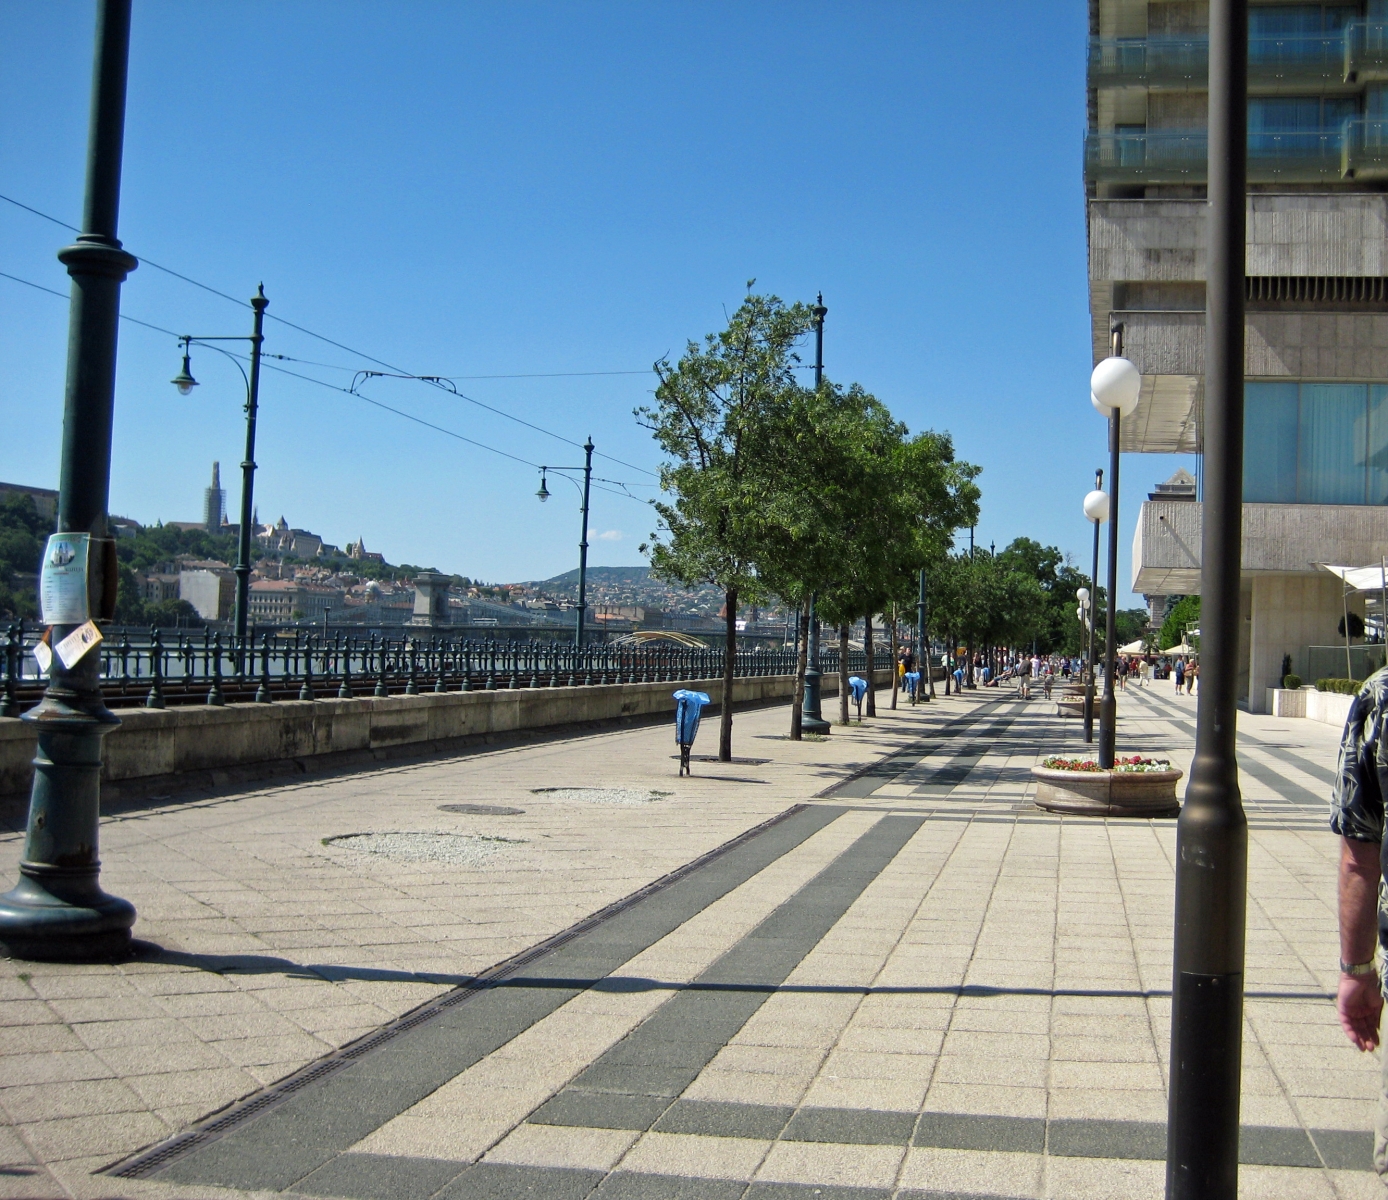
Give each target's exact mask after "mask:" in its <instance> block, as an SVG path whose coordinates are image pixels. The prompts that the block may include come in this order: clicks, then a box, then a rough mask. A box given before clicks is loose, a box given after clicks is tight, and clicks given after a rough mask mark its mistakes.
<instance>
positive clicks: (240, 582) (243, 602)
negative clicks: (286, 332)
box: [236, 283, 270, 675]
mask: <svg viewBox="0 0 1388 1200" xmlns="http://www.w3.org/2000/svg"><path fill="white" fill-rule="evenodd" d="M269 303H270V302H269V301H268V300H267V299H265V285H264V284H263V283H262V284H261V285H260V286H259V287H258V288H257V289H256V293H255V295H254V296H252V297H251V307H252V308H253V309H254V310H255V318H254V321H253V324H252V327H251V380H250V384H249V385H248V387H247V388H246V457H245V458H244V459H242V460H241V527H240V529H239V530H238V531H237V539H236V647H237V649H236V673H237V674H238V675H240V674H241V673H242V656H243V655H244V654H245V648H246V622H247V620H248V618H249V614H250V611H251V514H252V512H253V511H254V509H253V507H252V505H253V503H254V496H253V493H254V490H255V419H256V414H257V413H258V412H259V411H260V344H261V343H262V342H263V341H264V340H265V339H264V337H263V335H262V334H261V326H262V324H263V323H264V320H265V309H266V306H267V305H269Z"/></svg>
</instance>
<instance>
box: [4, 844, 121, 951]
mask: <svg viewBox="0 0 1388 1200" xmlns="http://www.w3.org/2000/svg"><path fill="white" fill-rule="evenodd" d="M20 873H21V874H22V875H23V878H22V879H21V880H20V881H19V883H18V884H17V885H16V886H15V887H14V888H13V890H11V891H10V892H8V893H7V894H6V895H4V896H3V897H0V948H3V950H4V952H5V953H6V954H8V955H9V956H10V957H11V958H21V959H26V960H29V961H33V962H105V961H109V960H111V959H118V958H127V957H129V955H130V950H131V945H132V939H131V936H130V927H131V926H132V925H134V924H135V906H134V905H133V904H131V903H130V901H128V900H122V899H121V898H120V897H119V896H109V895H107V894H106V893H105V892H103V891H102V890H101V888H100V887H99V886H98V885H97V874H98V873H97V871H95V870H89V869H79V870H65V869H63V868H61V867H57V868H55V867H47V866H42V867H41V866H39V865H38V864H35V863H23V864H21V866H20Z"/></svg>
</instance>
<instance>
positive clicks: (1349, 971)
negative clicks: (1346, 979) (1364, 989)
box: [1340, 958, 1378, 975]
mask: <svg viewBox="0 0 1388 1200" xmlns="http://www.w3.org/2000/svg"><path fill="white" fill-rule="evenodd" d="M1377 969H1378V968H1377V964H1376V963H1375V962H1374V960H1373V959H1372V958H1371V959H1369V961H1368V962H1361V963H1347V962H1345V960H1344V959H1341V960H1340V974H1341V975H1372V974H1373V973H1374V971H1375V970H1377Z"/></svg>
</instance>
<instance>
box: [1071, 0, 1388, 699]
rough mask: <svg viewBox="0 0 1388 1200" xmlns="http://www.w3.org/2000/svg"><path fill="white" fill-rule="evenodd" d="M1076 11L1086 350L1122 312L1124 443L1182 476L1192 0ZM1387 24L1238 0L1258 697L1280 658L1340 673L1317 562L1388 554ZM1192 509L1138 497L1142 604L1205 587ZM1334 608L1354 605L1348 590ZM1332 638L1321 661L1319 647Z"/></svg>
mask: <svg viewBox="0 0 1388 1200" xmlns="http://www.w3.org/2000/svg"><path fill="white" fill-rule="evenodd" d="M1089 11H1090V33H1091V42H1090V49H1089V67H1088V114H1089V133H1088V136H1087V139H1086V145H1085V168H1084V169H1085V184H1086V193H1087V208H1088V232H1089V237H1088V242H1089V291H1090V313H1091V318H1092V335H1093V353H1094V359H1095V361H1098V360H1099V359H1100V358H1102V357H1104V356H1105V355H1107V354H1108V353H1109V349H1110V334H1111V330H1112V328H1113V327H1114V326H1115V325H1121V326H1122V327H1123V335H1124V337H1123V347H1124V353H1125V354H1126V355H1127V357H1129V358H1130V359H1132V361H1133V362H1134V363H1136V364H1137V366H1138V368H1139V369H1140V370H1141V371H1142V373H1143V385H1142V394H1141V398H1140V400H1139V403H1138V406H1137V408H1136V410H1135V411H1134V412H1132V413H1131V414H1130V415H1129V416H1127V417H1125V418H1124V419H1123V422H1122V427H1121V433H1120V445H1121V448H1122V449H1123V450H1125V451H1128V452H1138V453H1142V452H1147V453H1182V454H1190V455H1192V456H1194V462H1193V467H1194V476H1195V477H1196V478H1198V477H1199V476H1200V474H1201V471H1200V458H1199V456H1200V455H1201V454H1202V453H1203V448H1204V446H1203V429H1204V411H1203V410H1204V394H1203V392H1204V380H1203V375H1204V369H1205V364H1204V342H1205V313H1204V309H1205V245H1206V230H1205V226H1206V212H1207V206H1206V201H1205V185H1206V149H1207V141H1206V114H1207V106H1208V97H1207V91H1206V89H1207V80H1208V58H1209V38H1208V20H1209V10H1208V4H1207V3H1203V2H1200V0H1097V2H1094V3H1091V4H1090V6H1089ZM1385 21H1388V0H1367V3H1359V4H1286V3H1263V4H1256V3H1255V4H1253V5H1252V6H1251V8H1250V12H1249V63H1248V202H1247V203H1248V240H1247V252H1246V272H1247V284H1246V299H1247V308H1248V312H1247V322H1246V342H1247V348H1246V357H1245V365H1244V374H1245V405H1246V412H1245V438H1244V464H1243V466H1244V516H1243V524H1244V533H1243V551H1242V597H1241V608H1242V613H1243V622H1242V628H1243V632H1244V637H1243V642H1242V646H1241V664H1242V665H1241V668H1240V685H1239V686H1240V694H1241V697H1242V699H1243V701H1244V702H1245V703H1246V704H1247V705H1248V707H1249V708H1250V709H1251V710H1252V711H1254V712H1259V711H1262V710H1263V708H1264V703H1265V699H1264V698H1265V690H1266V689H1267V688H1269V687H1273V686H1278V685H1279V684H1280V680H1281V677H1282V670H1283V665H1284V663H1285V662H1286V661H1288V660H1290V663H1291V666H1292V668H1293V670H1294V671H1295V672H1296V673H1298V674H1300V675H1301V676H1302V677H1303V678H1308V679H1311V678H1315V677H1316V675H1317V674H1337V675H1339V674H1343V673H1344V669H1345V668H1344V659H1343V640H1342V639H1340V638H1339V637H1338V629H1337V627H1338V624H1339V622H1340V621H1341V619H1342V616H1343V613H1344V605H1345V601H1344V597H1343V596H1342V589H1341V585H1340V583H1339V581H1338V580H1337V579H1335V578H1334V577H1333V576H1331V575H1329V574H1328V573H1327V572H1325V571H1323V570H1320V569H1319V567H1318V566H1317V564H1318V563H1335V564H1347V565H1351V566H1362V565H1365V564H1368V563H1377V562H1379V561H1380V557H1381V556H1383V555H1385V554H1388V194H1385V189H1388V36H1386V35H1388V25H1386V24H1385ZM1126 469H1127V470H1128V471H1129V472H1131V470H1132V468H1131V467H1128V468H1126ZM1202 508H1203V506H1202V504H1201V503H1200V502H1199V500H1196V501H1195V502H1192V501H1191V498H1190V496H1189V495H1187V494H1184V493H1183V494H1181V495H1174V494H1173V495H1170V496H1164V495H1162V494H1161V489H1160V488H1158V489H1157V491H1156V492H1154V493H1153V495H1152V498H1150V499H1149V500H1147V501H1146V502H1145V503H1144V504H1143V505H1142V509H1141V512H1140V514H1139V518H1138V528H1137V534H1136V537H1135V539H1134V542H1133V590H1134V591H1137V592H1141V593H1142V594H1144V595H1145V596H1147V597H1148V598H1149V602H1151V603H1152V608H1153V612H1154V613H1155V612H1157V611H1160V610H1161V609H1162V608H1164V606H1165V602H1164V598H1165V597H1169V596H1179V595H1192V594H1197V593H1198V592H1199V590H1200V532H1201V528H1200V527H1201V512H1202ZM1349 603H1350V608H1351V611H1357V612H1358V613H1359V614H1360V615H1361V616H1362V615H1363V614H1364V602H1363V598H1362V597H1354V598H1351V600H1350V602H1349ZM1337 641H1338V642H1339V648H1340V654H1341V657H1340V659H1339V666H1338V667H1334V665H1333V664H1334V660H1333V658H1331V657H1328V656H1327V655H1326V654H1325V653H1324V652H1323V651H1322V650H1321V649H1320V648H1323V647H1333V646H1335V645H1336V643H1337ZM1360 661H1361V662H1363V659H1362V658H1361V660H1360ZM1359 670H1362V667H1361V668H1359ZM1356 673H1358V671H1357V672H1356Z"/></svg>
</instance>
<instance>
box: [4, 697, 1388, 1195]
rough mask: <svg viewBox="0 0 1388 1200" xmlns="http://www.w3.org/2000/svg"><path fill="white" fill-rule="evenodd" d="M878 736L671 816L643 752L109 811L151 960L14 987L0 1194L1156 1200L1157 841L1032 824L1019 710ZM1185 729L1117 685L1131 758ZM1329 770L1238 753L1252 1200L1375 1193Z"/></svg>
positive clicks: (936, 721) (743, 761) (1087, 823)
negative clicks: (1339, 921) (1244, 858)
mask: <svg viewBox="0 0 1388 1200" xmlns="http://www.w3.org/2000/svg"><path fill="white" fill-rule="evenodd" d="M882 703H883V711H882V713H881V714H880V716H879V717H878V718H877V719H876V720H875V721H872V722H870V723H867V724H864V725H863V726H854V727H851V728H848V729H841V728H836V729H835V730H834V732H833V734H832V736H830V737H829V738H828V739H826V740H823V741H807V742H803V743H799V744H796V743H791V742H789V741H787V740H785V739H784V738H783V736H782V734H783V730H784V726H785V724H786V720H787V714H786V712H785V709H784V708H781V707H778V708H776V709H767V710H761V711H758V712H752V713H746V714H740V715H739V716H738V718H737V723H736V737H735V751H736V753H737V754H738V755H739V761H738V762H736V763H733V764H728V765H721V764H716V763H708V762H696V763H695V771H696V774H695V776H694V778H693V779H677V778H676V776H675V767H676V763H675V760H674V758H673V757H672V751H673V750H674V746H673V739H672V736H671V733H670V730H669V729H668V728H666V727H664V726H662V727H659V728H647V729H635V730H627V731H620V732H612V733H606V734H601V735H596V736H591V737H586V738H574V739H569V740H563V741H552V742H545V743H541V744H538V745H530V746H522V747H517V748H510V749H494V750H488V751H485V752H480V753H475V754H471V755H468V756H464V757H460V758H453V759H447V760H433V761H429V762H424V763H420V764H415V765H406V766H397V767H392V768H388V769H382V770H377V771H372V772H365V773H360V774H355V775H347V776H341V777H337V778H332V779H323V780H317V781H313V780H309V781H304V782H300V783H297V784H291V785H283V786H275V787H266V788H262V789H252V790H247V791H242V792H238V793H236V794H228V795H225V796H219V797H216V798H213V799H198V800H191V801H186V802H182V803H180V802H179V798H178V797H172V796H171V797H167V798H162V797H161V798H157V799H155V800H152V801H149V802H145V803H143V804H140V805H138V806H129V807H123V808H122V807H118V808H116V809H115V810H114V811H112V812H110V813H108V814H107V816H106V818H105V819H104V821H103V828H102V838H103V845H102V857H103V860H104V863H105V870H104V880H105V883H106V886H107V887H108V888H109V889H110V890H111V891H114V892H116V893H117V894H119V895H123V896H125V897H127V898H129V899H131V900H132V901H134V902H135V904H136V905H137V906H138V908H139V910H140V921H139V924H138V925H137V927H136V934H137V936H138V937H140V938H142V939H144V941H145V942H146V943H148V945H147V946H146V948H145V949H144V950H143V952H142V953H141V954H140V956H139V957H137V958H136V959H135V960H134V961H132V962H129V963H126V964H123V965H120V966H115V967H110V966H94V967H93V966H87V967H71V966H67V967H64V966H52V965H41V964H25V963H17V962H9V961H4V962H0V997H2V998H3V1004H0V1021H3V1027H0V1109H2V1110H3V1112H2V1113H0V1116H3V1119H4V1121H5V1125H4V1126H0V1164H8V1165H0V1196H23V1197H57V1196H79V1197H220V1196H232V1195H246V1194H254V1195H287V1196H313V1197H343V1198H349V1200H394V1198H400V1200H406V1198H411V1200H412V1198H415V1197H429V1196H439V1197H441V1198H447V1200H483V1198H487V1200H493V1198H495V1200H502V1198H508V1200H509V1198H511V1197H535V1198H536V1200H541V1198H548V1200H567V1198H570V1197H572V1198H574V1200H578V1198H580V1197H586V1196H590V1195H591V1196H593V1197H595V1200H597V1198H603V1200H607V1198H624V1200H626V1198H629V1200H682V1198H685V1197H689V1198H691V1200H723V1198H724V1197H727V1198H728V1200H733V1198H735V1197H736V1198H745V1200H800V1198H802V1197H803V1198H805V1200H811V1198H812V1197H822V1198H823V1200H869V1198H871V1200H879V1198H880V1200H889V1198H895V1200H924V1198H927V1197H929V1198H933V1200H946V1198H954V1200H961V1198H971V1200H972V1198H992V1197H1054V1198H1057V1200H1058V1198H1062V1197H1063V1198H1074V1200H1081V1198H1082V1200H1097V1198H1101V1197H1113V1198H1115V1200H1118V1198H1121V1200H1141V1198H1146V1197H1159V1196H1161V1194H1162V1181H1163V1172H1164V1166H1163V1163H1162V1162H1161V1158H1162V1155H1163V1154H1164V1148H1165V1132H1164V1122H1165V1091H1164V1086H1165V1078H1166V1073H1167V1063H1166V1056H1167V1052H1168V1044H1169V1013H1170V995H1169V993H1170V975H1171V955H1170V941H1171V911H1172V895H1171V893H1172V855H1173V850H1174V841H1175V826H1174V822H1173V821H1157V822H1145V821H1140V822H1133V821H1128V822H1125V821H1118V820H1113V821H1107V822H1105V821H1096V820H1092V819H1083V818H1070V817H1066V818H1061V817H1056V816H1051V815H1048V814H1045V813H1043V812H1041V811H1039V810H1037V809H1036V808H1035V807H1034V806H1033V805H1032V804H1031V803H1030V795H1031V791H1032V789H1031V786H1030V777H1029V774H1028V768H1030V767H1031V766H1032V765H1033V763H1035V762H1036V761H1037V759H1038V757H1039V756H1041V755H1043V754H1046V753H1054V752H1057V751H1065V750H1068V751H1074V752H1079V751H1080V750H1081V749H1082V744H1081V743H1080V742H1079V729H1078V723H1076V722H1066V721H1062V720H1061V719H1059V718H1057V717H1055V716H1054V715H1053V705H1050V704H1047V703H1046V702H1045V701H1043V700H1042V699H1040V698H1039V697H1038V698H1036V699H1033V700H1032V701H1030V702H1024V701H1019V700H1016V699H1015V698H1013V697H1012V696H1011V695H1010V694H1007V693H1003V694H1001V695H999V694H998V693H995V692H991V691H990V692H977V693H970V694H969V695H968V696H967V697H966V698H954V697H951V698H950V699H949V700H944V699H943V698H941V700H940V701H937V702H936V703H933V704H931V705H928V706H923V707H921V708H918V709H909V708H903V709H899V710H898V711H896V712H894V713H891V712H887V711H886V710H885V694H884V696H883V699H882ZM1194 712H1195V700H1194V699H1190V698H1186V697H1184V696H1182V697H1179V698H1178V697H1176V696H1175V695H1173V693H1172V691H1171V689H1170V687H1169V685H1164V684H1156V685H1153V686H1152V687H1151V688H1150V689H1138V688H1135V687H1134V688H1130V689H1129V690H1128V691H1127V692H1126V693H1124V694H1122V695H1121V697H1120V730H1119V733H1120V750H1123V751H1142V752H1154V751H1161V752H1165V753H1168V754H1170V755H1171V756H1172V757H1173V758H1174V759H1176V760H1177V762H1178V763H1179V764H1180V765H1181V766H1183V767H1184V766H1186V765H1187V764H1188V759H1189V755H1190V752H1191V750H1192V748H1193V735H1194V724H1193V722H1194ZM1337 737H1338V731H1337V730H1335V729H1332V728H1330V727H1329V726H1325V725H1320V724H1316V723H1312V722H1308V721H1305V720H1287V719H1274V718H1268V717H1249V716H1246V715H1243V714H1241V715H1240V747H1241V761H1242V783H1243V788H1244V795H1245V802H1246V806H1247V809H1248V812H1249V818H1250V826H1251V832H1250V863H1249V890H1250V903H1249V932H1248V975H1247V991H1248V999H1247V1007H1246V1014H1247V1020H1246V1024H1245V1044H1244V1088H1243V1122H1244V1126H1245V1128H1244V1137H1243V1146H1242V1154H1241V1157H1242V1160H1243V1163H1244V1166H1243V1167H1242V1181H1241V1194H1242V1195H1243V1196H1245V1197H1269V1198H1271V1197H1276V1198H1278V1200H1299V1198H1302V1197H1327V1198H1328V1197H1344V1198H1348V1197H1375V1198H1378V1197H1381V1196H1382V1194H1383V1189H1382V1186H1381V1185H1380V1184H1379V1182H1378V1180H1377V1177H1376V1176H1375V1175H1374V1174H1373V1173H1372V1171H1371V1169H1370V1165H1369V1152H1370V1138H1369V1134H1368V1130H1369V1129H1370V1127H1371V1121H1372V1113H1373V1097H1374V1093H1375V1085H1376V1082H1377V1075H1378V1070H1379V1065H1378V1060H1377V1058H1376V1056H1370V1055H1360V1054H1359V1053H1357V1052H1356V1051H1355V1050H1354V1049H1353V1048H1352V1047H1350V1045H1349V1044H1348V1042H1346V1041H1345V1039H1344V1037H1343V1035H1342V1034H1341V1033H1340V1031H1339V1029H1338V1026H1337V1023H1336V1021H1335V1015H1334V1010H1333V1006H1332V1003H1331V998H1332V994H1333V989H1334V987H1335V983H1336V962H1337V952H1338V947H1337V942H1336V937H1335V920H1334V885H1335V862H1336V853H1337V846H1336V840H1335V839H1334V837H1333V836H1332V835H1331V834H1330V833H1329V831H1328V829H1327V827H1326V816H1327V807H1326V795H1327V793H1328V788H1329V781H1330V778H1331V774H1332V770H1333V766H1334V756H1335V746H1336V742H1337ZM714 741H715V731H714V729H713V728H712V727H710V726H708V725H706V726H705V728H704V730H703V732H702V733H701V735H700V745H699V746H698V747H697V749H698V750H700V751H707V750H708V749H710V748H711V747H712V745H713V744H714ZM555 789H557V790H555ZM458 806H462V807H461V810H460V809H459V807H458ZM6 817H7V820H8V824H7V825H6V829H7V830H10V831H14V830H17V829H18V828H19V827H20V826H22V819H23V816H22V813H17V812H11V813H8V814H6ZM356 835H366V836H356ZM0 842H3V846H0V877H2V881H3V884H4V886H6V887H8V886H9V885H10V882H11V881H12V875H13V870H14V865H15V862H16V859H17V857H18V852H19V843H20V837H19V834H18V833H16V832H6V833H5V834H3V835H0ZM405 1014H409V1015H408V1016H406V1015H405ZM402 1017H404V1019H403V1020H402V1019H401V1018H402ZM276 1085H278V1086H276ZM214 1114H215V1115H214Z"/></svg>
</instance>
